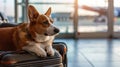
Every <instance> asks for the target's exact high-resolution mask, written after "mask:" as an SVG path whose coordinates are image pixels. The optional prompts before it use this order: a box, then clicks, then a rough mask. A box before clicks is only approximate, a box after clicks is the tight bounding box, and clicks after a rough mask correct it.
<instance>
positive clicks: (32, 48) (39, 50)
mask: <svg viewBox="0 0 120 67" xmlns="http://www.w3.org/2000/svg"><path fill="white" fill-rule="evenodd" d="M23 50H26V51H30V52H33V53H35V54H37V56H40V57H46V56H47V53H46V52H45V50H44V49H43V48H41V47H40V45H39V44H34V45H28V46H24V47H23Z"/></svg>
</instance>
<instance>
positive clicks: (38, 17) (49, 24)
mask: <svg viewBox="0 0 120 67" xmlns="http://www.w3.org/2000/svg"><path fill="white" fill-rule="evenodd" d="M50 14H51V8H49V9H48V10H47V12H46V13H45V14H41V13H39V12H38V11H37V10H36V9H35V7H34V6H32V5H29V6H28V17H29V20H30V26H29V27H30V28H31V29H32V30H34V32H36V33H37V34H40V35H45V36H53V35H55V34H57V33H59V29H58V28H56V27H55V26H54V25H53V20H52V18H50Z"/></svg>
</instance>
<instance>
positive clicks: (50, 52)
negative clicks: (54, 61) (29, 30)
mask: <svg viewBox="0 0 120 67" xmlns="http://www.w3.org/2000/svg"><path fill="white" fill-rule="evenodd" d="M46 52H47V53H48V55H50V56H54V53H55V52H54V49H53V48H52V46H47V47H46Z"/></svg>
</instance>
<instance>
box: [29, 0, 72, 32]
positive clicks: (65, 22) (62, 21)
mask: <svg viewBox="0 0 120 67" xmlns="http://www.w3.org/2000/svg"><path fill="white" fill-rule="evenodd" d="M73 1H74V0H65V1H61V0H45V1H44V0H42V1H41V0H40V1H38V0H37V1H34V0H29V4H33V5H34V6H35V7H36V8H37V10H39V12H41V13H43V14H44V13H45V12H46V11H47V9H48V8H49V7H51V8H52V14H51V17H52V18H53V20H54V24H55V25H56V26H57V27H59V29H60V31H61V33H73V32H74V30H73V21H72V19H70V16H71V14H72V13H73V11H74V7H73V4H72V3H71V2H73ZM48 2H49V3H48ZM53 2H54V3H53ZM39 3H41V4H39Z"/></svg>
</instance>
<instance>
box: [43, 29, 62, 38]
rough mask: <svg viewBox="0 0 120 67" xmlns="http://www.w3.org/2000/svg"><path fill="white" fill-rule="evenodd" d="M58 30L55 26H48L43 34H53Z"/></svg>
mask: <svg viewBox="0 0 120 67" xmlns="http://www.w3.org/2000/svg"><path fill="white" fill-rule="evenodd" d="M59 32H60V30H59V29H58V28H56V27H53V28H49V29H48V30H47V31H46V32H45V33H44V35H45V36H53V35H56V34H58V33H59Z"/></svg>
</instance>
